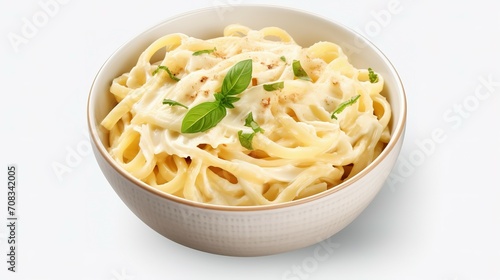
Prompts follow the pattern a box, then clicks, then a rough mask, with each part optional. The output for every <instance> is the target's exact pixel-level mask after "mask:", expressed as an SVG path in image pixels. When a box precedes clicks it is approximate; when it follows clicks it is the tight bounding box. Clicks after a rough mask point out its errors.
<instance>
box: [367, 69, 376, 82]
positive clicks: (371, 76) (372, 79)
mask: <svg viewBox="0 0 500 280" xmlns="http://www.w3.org/2000/svg"><path fill="white" fill-rule="evenodd" d="M368 78H369V79H370V83H372V84H373V83H377V82H378V75H377V74H376V73H375V72H373V69H371V68H368Z"/></svg>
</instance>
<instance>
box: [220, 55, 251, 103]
mask: <svg viewBox="0 0 500 280" xmlns="http://www.w3.org/2000/svg"><path fill="white" fill-rule="evenodd" d="M250 80H252V60H251V59H247V60H242V61H240V62H238V63H236V64H235V65H234V66H233V67H231V69H229V71H228V72H227V74H226V77H224V81H223V82H222V90H221V93H222V94H223V95H236V94H239V93H241V92H243V91H244V90H245V89H246V88H247V87H248V85H249V84H250Z"/></svg>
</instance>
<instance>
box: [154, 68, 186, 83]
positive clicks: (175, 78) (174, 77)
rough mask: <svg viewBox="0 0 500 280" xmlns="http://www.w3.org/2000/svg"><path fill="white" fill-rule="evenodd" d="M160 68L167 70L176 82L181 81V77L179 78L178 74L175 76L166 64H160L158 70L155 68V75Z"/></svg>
mask: <svg viewBox="0 0 500 280" xmlns="http://www.w3.org/2000/svg"><path fill="white" fill-rule="evenodd" d="M160 70H165V71H167V73H168V76H169V77H170V79H172V80H174V81H176V82H178V81H180V79H179V78H177V77H176V76H174V74H172V72H170V69H168V67H167V66H164V65H160V66H158V68H156V70H155V71H153V76H154V75H156V74H157V73H158V72H159V71H160Z"/></svg>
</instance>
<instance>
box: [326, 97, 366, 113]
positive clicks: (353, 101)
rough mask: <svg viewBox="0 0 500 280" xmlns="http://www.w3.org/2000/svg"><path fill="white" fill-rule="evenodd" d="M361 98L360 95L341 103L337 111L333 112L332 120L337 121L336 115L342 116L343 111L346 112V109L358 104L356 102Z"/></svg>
mask: <svg viewBox="0 0 500 280" xmlns="http://www.w3.org/2000/svg"><path fill="white" fill-rule="evenodd" d="M360 96H361V95H359V94H358V95H356V96H354V97H352V98H351V99H349V100H347V101H344V102H342V103H340V105H339V106H338V107H337V109H335V111H333V113H332V119H337V116H335V114H340V113H341V112H342V111H344V109H345V108H346V107H348V106H351V105H352V104H354V103H356V101H357V100H358V99H359V97H360Z"/></svg>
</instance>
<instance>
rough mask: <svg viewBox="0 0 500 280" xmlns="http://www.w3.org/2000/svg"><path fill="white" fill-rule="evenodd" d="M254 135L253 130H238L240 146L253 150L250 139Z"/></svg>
mask: <svg viewBox="0 0 500 280" xmlns="http://www.w3.org/2000/svg"><path fill="white" fill-rule="evenodd" d="M254 136H255V132H252V133H244V132H243V130H240V131H238V139H239V140H240V144H241V146H243V147H244V148H246V149H248V150H253V147H252V140H253V137H254Z"/></svg>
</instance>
